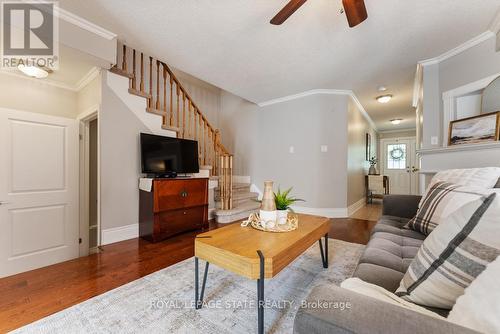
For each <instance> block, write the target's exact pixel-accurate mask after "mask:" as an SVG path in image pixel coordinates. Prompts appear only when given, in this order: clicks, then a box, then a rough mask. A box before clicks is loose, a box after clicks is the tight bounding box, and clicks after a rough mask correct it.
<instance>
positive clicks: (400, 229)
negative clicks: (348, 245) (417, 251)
mask: <svg viewBox="0 0 500 334" xmlns="http://www.w3.org/2000/svg"><path fill="white" fill-rule="evenodd" d="M408 221H409V219H407V218H399V217H393V216H382V217H381V218H380V220H379V222H378V223H377V225H375V227H374V228H373V230H372V235H373V234H375V233H377V232H387V233H391V234H394V235H399V236H402V237H409V238H414V239H419V240H424V239H425V236H424V235H423V234H421V233H419V232H416V231H412V230H408V229H406V228H405V227H404V226H406V224H408Z"/></svg>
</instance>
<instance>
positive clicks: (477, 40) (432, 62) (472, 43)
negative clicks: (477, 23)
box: [418, 22, 500, 66]
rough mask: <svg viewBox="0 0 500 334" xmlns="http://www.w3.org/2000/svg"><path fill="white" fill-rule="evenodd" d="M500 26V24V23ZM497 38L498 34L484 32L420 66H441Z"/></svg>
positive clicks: (420, 62) (425, 61) (424, 61)
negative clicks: (443, 62) (442, 63)
mask: <svg viewBox="0 0 500 334" xmlns="http://www.w3.org/2000/svg"><path fill="white" fill-rule="evenodd" d="M499 24H500V22H499ZM495 36H496V34H495V33H494V32H493V31H491V30H488V31H486V32H483V33H482V34H481V35H479V36H476V37H474V38H472V39H470V40H468V41H467V42H465V43H463V44H460V45H459V46H457V47H456V48H453V49H451V50H449V51H446V52H445V53H443V54H441V55H439V56H437V57H435V58H431V59H426V60H422V61H419V62H418V64H420V65H422V66H429V65H435V64H439V63H441V62H442V61H445V60H447V59H450V58H451V57H454V56H456V55H458V54H460V53H462V52H464V51H467V50H468V49H470V48H473V47H474V46H476V45H478V44H481V43H482V42H484V41H487V40H488V39H490V38H493V37H495Z"/></svg>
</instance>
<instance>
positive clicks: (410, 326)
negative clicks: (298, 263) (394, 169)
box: [294, 195, 476, 334]
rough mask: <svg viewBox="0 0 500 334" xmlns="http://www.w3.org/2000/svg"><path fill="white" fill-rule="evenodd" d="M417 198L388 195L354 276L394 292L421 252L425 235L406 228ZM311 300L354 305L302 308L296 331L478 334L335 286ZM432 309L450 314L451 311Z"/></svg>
mask: <svg viewBox="0 0 500 334" xmlns="http://www.w3.org/2000/svg"><path fill="white" fill-rule="evenodd" d="M419 201H420V197H419V196H406V195H392V196H386V197H385V198H384V202H383V212H382V217H381V219H380V220H379V222H378V223H377V225H375V227H374V229H373V231H372V235H371V239H370V242H369V243H368V245H367V246H366V249H365V251H364V253H363V255H362V257H361V259H360V261H359V264H358V267H357V269H356V271H355V273H354V277H358V278H360V279H362V280H364V281H366V282H369V283H373V284H376V285H378V286H381V287H384V288H385V289H387V290H389V291H392V292H395V291H396V289H397V288H398V287H399V283H400V281H401V279H402V278H403V276H404V274H405V273H406V270H407V269H408V267H409V265H410V263H411V261H412V260H413V258H414V257H415V256H416V255H417V252H418V249H419V248H420V246H421V244H422V243H423V241H424V239H425V236H424V235H422V234H420V233H418V232H414V231H411V230H407V229H404V228H403V226H404V225H405V224H406V223H407V222H408V220H409V219H410V218H412V217H413V216H415V213H416V211H417V208H418V203H419ZM307 300H308V301H310V302H315V301H326V302H339V303H350V305H351V307H350V308H345V309H342V308H335V307H331V308H324V309H321V308H314V309H313V308H311V309H307V308H301V309H299V311H298V313H297V315H296V317H295V323H294V333H296V334H314V333H342V334H343V333H360V334H363V333H367V334H368V333H370V334H372V333H384V334H387V333H398V334H403V333H422V334H431V333H457V334H458V333H460V334H469V333H476V332H475V331H472V330H470V329H467V328H464V327H461V326H457V325H455V324H452V323H450V322H448V321H446V320H441V319H438V318H433V317H430V316H427V315H424V314H421V313H417V312H414V311H411V310H408V309H405V308H402V307H399V306H396V305H392V304H388V303H386V302H382V301H379V300H376V299H374V298H371V297H367V296H364V295H361V294H357V293H355V292H352V291H350V290H346V289H342V288H340V287H336V286H320V287H316V288H314V289H313V291H312V292H311V293H310V295H309V296H308V298H307ZM432 311H434V312H436V313H439V314H441V315H443V316H446V314H447V312H448V311H447V310H436V309H432Z"/></svg>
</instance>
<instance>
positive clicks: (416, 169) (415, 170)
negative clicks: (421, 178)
mask: <svg viewBox="0 0 500 334" xmlns="http://www.w3.org/2000/svg"><path fill="white" fill-rule="evenodd" d="M419 170H420V168H416V167H412V170H411V171H412V172H413V173H416V172H418V171H419Z"/></svg>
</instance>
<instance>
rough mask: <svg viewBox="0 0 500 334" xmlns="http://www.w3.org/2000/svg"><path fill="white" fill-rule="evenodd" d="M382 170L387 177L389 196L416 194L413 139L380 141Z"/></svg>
mask: <svg viewBox="0 0 500 334" xmlns="http://www.w3.org/2000/svg"><path fill="white" fill-rule="evenodd" d="M381 146H382V152H383V157H382V170H383V174H384V175H386V176H388V177H389V188H390V193H391V194H402V195H410V194H416V193H417V192H418V175H417V171H418V169H417V168H416V166H415V163H416V152H415V151H416V141H415V139H414V138H405V139H398V138H394V139H382V140H381Z"/></svg>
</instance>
